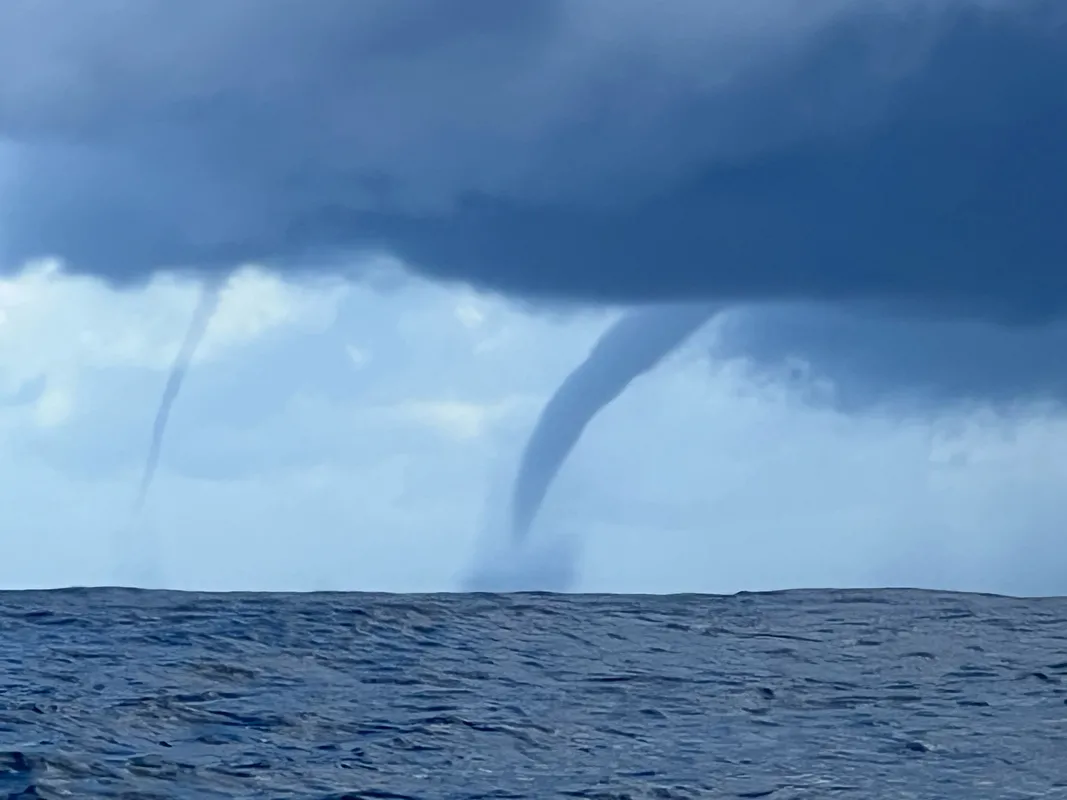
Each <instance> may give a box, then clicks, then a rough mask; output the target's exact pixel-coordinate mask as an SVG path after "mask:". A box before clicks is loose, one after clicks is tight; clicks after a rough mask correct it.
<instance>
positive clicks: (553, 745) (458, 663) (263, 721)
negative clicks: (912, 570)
mask: <svg viewBox="0 0 1067 800" xmlns="http://www.w3.org/2000/svg"><path fill="white" fill-rule="evenodd" d="M0 657H2V666H0V797H5V796H6V797H9V798H11V797H44V798H53V797H55V798H58V797H75V798H105V797H126V798H142V799H146V798H221V797H242V798H243V797H247V798H315V799H321V800H326V798H390V797H393V798H400V797H411V798H537V799H538V800H541V799H542V798H557V797H570V798H582V797H589V798H690V797H701V798H704V797H710V798H719V797H723V798H756V797H767V798H771V800H786V798H864V799H865V800H871V799H872V798H938V799H939V800H944V798H1027V797H1034V798H1036V797H1067V601H1064V600H1012V599H1006V598H998V597H986V596H976V595H955V594H937V593H929V592H913V591H870V592H867V591H857V592H845V591H827V592H786V593H780V594H759V595H739V596H735V597H697V596H676V597H626V596H610V597H609V596H570V597H568V596H554V595H511V596H498V595H450V596H444V595H442V596H379V595H359V594H319V595H277V594H265V595H195V594H180V593H164V592H136V591H127V590H71V591H61V592H20V593H7V594H3V595H0Z"/></svg>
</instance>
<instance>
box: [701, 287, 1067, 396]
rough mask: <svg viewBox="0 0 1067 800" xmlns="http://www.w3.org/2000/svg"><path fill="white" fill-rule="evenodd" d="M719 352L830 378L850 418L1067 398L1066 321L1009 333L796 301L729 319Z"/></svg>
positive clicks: (715, 350) (763, 367)
mask: <svg viewBox="0 0 1067 800" xmlns="http://www.w3.org/2000/svg"><path fill="white" fill-rule="evenodd" d="M717 333H718V335H717V337H716V341H715V344H714V345H713V347H712V356H713V358H714V359H715V360H717V361H718V360H722V359H736V360H738V361H741V362H744V363H745V364H746V365H747V366H748V367H750V368H751V369H752V370H753V371H754V372H755V373H757V374H763V375H770V376H772V377H776V378H782V377H783V376H787V375H788V374H789V372H790V371H795V370H796V369H797V368H799V369H800V375H799V378H800V380H801V381H802V382H803V381H810V380H823V381H828V382H829V385H830V391H829V392H828V393H825V394H823V395H821V396H820V398H819V399H821V400H822V401H823V402H827V403H829V404H831V405H832V406H834V407H836V408H838V409H840V410H842V411H846V412H867V411H890V412H894V413H915V414H925V413H929V412H931V411H933V412H940V411H944V410H946V409H950V408H953V407H956V408H958V407H965V406H974V405H978V404H981V405H983V406H993V407H994V408H997V409H999V410H1002V411H1008V410H1011V409H1012V408H1013V407H1016V406H1018V405H1019V404H1020V403H1026V404H1030V403H1034V402H1037V403H1045V404H1053V405H1063V404H1064V403H1065V402H1067V324H1065V323H1063V322H1058V323H1054V324H1049V325H1042V326H1029V327H1016V328H1011V329H1007V330H1006V329H1004V328H1003V327H998V326H995V325H992V324H990V323H987V322H982V321H956V320H938V319H921V318H920V319H915V318H901V317H893V316H886V315H884V314H881V313H879V312H878V310H877V309H870V308H867V309H862V308H861V309H856V308H836V307H826V306H819V305H794V306H780V307H767V308H745V309H734V310H731V311H729V312H727V313H725V314H723V315H722V317H721V318H720V324H719V329H718V332H717Z"/></svg>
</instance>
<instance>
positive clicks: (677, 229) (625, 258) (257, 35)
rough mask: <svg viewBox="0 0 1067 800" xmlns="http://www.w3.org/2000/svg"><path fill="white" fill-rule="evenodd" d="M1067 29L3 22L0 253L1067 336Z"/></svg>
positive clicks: (598, 14)
mask: <svg viewBox="0 0 1067 800" xmlns="http://www.w3.org/2000/svg"><path fill="white" fill-rule="evenodd" d="M1065 20H1067V6H1065V5H1064V4H1063V3H1062V0H1014V1H1013V0H804V1H803V2H800V0H796V1H794V2H788V1H787V0H773V1H772V0H748V1H747V2H745V3H736V2H732V1H731V2H728V0H699V1H698V0H677V2H674V3H670V4H663V3H658V2H653V0H510V2H508V3H500V2H495V0H450V2H444V0H439V1H438V2H431V1H430V0H388V1H386V0H380V1H376V2H370V0H363V2H358V3H355V2H349V1H348V0H315V2H310V3H294V2H290V1H289V0H229V1H228V2H225V3H219V2H215V0H186V2H184V3H180V4H175V3H172V2H169V0H83V1H82V2H80V3H69V2H65V0H37V1H36V2H33V3H26V2H9V3H4V4H0V75H3V76H4V78H3V80H2V81H0V136H3V137H4V138H5V139H6V140H7V142H8V144H7V145H6V147H7V150H6V153H5V157H4V161H5V164H4V167H3V168H2V170H0V184H2V187H3V188H2V191H0V214H2V219H3V220H4V222H3V228H2V231H0V244H2V246H3V250H4V256H5V258H4V260H5V262H6V264H7V267H8V268H13V266H14V265H15V264H16V263H17V262H20V261H21V260H23V259H26V258H29V257H33V256H39V255H49V254H51V255H59V256H61V257H63V258H65V259H66V260H67V261H68V262H69V264H70V267H71V268H72V269H74V270H79V271H88V272H93V273H97V274H100V275H104V276H106V277H108V278H110V279H112V280H115V281H118V282H124V281H130V280H136V279H139V278H140V277H142V276H143V275H145V274H147V273H149V272H150V271H152V270H157V269H162V268H168V267H196V268H199V269H205V268H216V269H228V268H231V267H232V266H233V265H234V264H235V263H236V262H238V261H241V260H261V261H266V262H269V263H272V264H274V265H276V266H277V267H278V268H280V269H297V268H305V269H311V268H324V265H327V264H332V263H337V261H336V259H338V258H343V257H344V256H345V255H346V254H349V255H350V254H351V253H352V252H355V251H360V250H387V251H390V252H392V253H394V254H396V255H398V256H400V257H401V258H403V259H404V260H405V261H407V262H408V263H409V264H411V265H412V266H413V267H414V268H415V269H417V270H419V271H421V272H424V273H426V274H429V275H431V276H434V277H438V278H443V279H456V280H461V281H466V282H470V283H473V284H476V285H480V286H483V287H488V288H491V289H494V290H497V291H500V292H503V293H506V294H509V295H512V296H524V297H540V298H567V299H576V300H586V301H601V302H603V301H617V302H646V301H663V300H675V299H685V300H691V299H694V298H698V297H704V298H710V299H713V300H715V301H748V300H762V299H796V298H815V299H824V300H841V299H848V300H851V299H854V298H862V297H871V298H874V297H877V298H882V299H883V300H884V301H886V302H888V303H890V304H895V305H898V306H900V307H903V306H905V305H906V306H908V307H909V308H911V307H914V306H920V307H925V308H926V309H928V310H929V312H930V313H931V314H933V313H936V314H938V315H940V316H959V317H977V316H983V317H988V318H990V319H995V320H998V321H1003V320H1008V321H1031V320H1038V319H1048V318H1052V317H1056V316H1061V315H1063V314H1064V312H1065V311H1067V270H1064V269H1063V268H1062V265H1061V264H1060V261H1061V259H1062V256H1063V254H1064V253H1065V252H1067V226H1065V225H1064V224H1063V220H1064V219H1065V213H1064V212H1065V211H1067V149H1065V148H1064V147H1063V146H1062V143H1063V141H1065V140H1067V92H1065V90H1064V86H1067V25H1065Z"/></svg>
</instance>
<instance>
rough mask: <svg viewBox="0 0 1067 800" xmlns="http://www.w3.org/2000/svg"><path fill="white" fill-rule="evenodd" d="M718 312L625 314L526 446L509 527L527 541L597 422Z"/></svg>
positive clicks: (570, 379) (664, 309)
mask: <svg viewBox="0 0 1067 800" xmlns="http://www.w3.org/2000/svg"><path fill="white" fill-rule="evenodd" d="M715 311H716V308H715V307H712V306H707V305H677V306H674V305H671V306H652V307H649V308H642V309H638V310H635V311H630V312H627V313H625V314H624V315H623V316H622V318H621V319H619V320H618V321H617V322H615V323H614V324H613V325H612V326H611V327H610V328H608V330H607V331H606V332H605V333H604V335H603V336H601V337H600V339H599V341H597V343H596V345H594V347H593V349H592V351H591V352H590V353H589V355H588V356H587V357H586V359H585V361H583V362H582V363H581V364H580V365H579V366H578V367H577V368H576V369H575V370H574V371H573V372H572V373H571V374H570V375H568V376H567V378H566V380H564V381H563V383H562V384H561V385H560V387H559V388H558V389H557V390H556V392H555V394H553V395H552V397H551V399H549V401H548V404H547V405H546V406H545V408H544V410H543V411H542V412H541V416H540V417H539V419H538V420H537V424H536V425H535V427H534V430H533V433H532V434H531V435H530V439H529V441H528V442H527V444H526V448H525V450H524V451H523V454H522V460H521V462H520V464H519V471H518V474H517V476H516V478H515V486H514V490H513V493H512V500H511V528H512V534H513V536H514V537H515V538H516V539H517V540H522V539H525V538H526V537H527V535H528V534H529V532H530V528H531V526H532V525H533V523H534V520H535V519H536V517H537V512H538V511H539V510H540V508H541V504H542V502H544V499H545V495H546V494H547V493H548V490H549V487H550V486H551V485H552V481H553V480H554V479H555V477H556V474H557V473H558V472H559V469H560V467H561V466H562V465H563V462H564V461H565V460H566V458H567V456H568V455H569V454H570V452H571V451H572V450H573V449H574V447H575V445H576V444H577V443H578V440H579V438H580V437H581V435H582V432H583V431H584V430H585V429H586V427H587V426H588V425H589V423H590V422H592V420H593V418H594V417H595V416H596V415H597V414H598V413H599V412H600V411H601V409H603V408H605V407H606V406H607V405H608V404H610V403H611V402H612V401H613V400H615V398H617V397H618V396H619V395H620V394H622V392H623V391H624V390H625V389H626V387H627V386H629V385H630V383H632V382H633V381H634V380H635V379H636V378H638V377H640V376H641V375H643V374H645V373H646V372H648V371H649V370H651V369H653V368H654V367H655V366H656V365H657V364H659V363H660V361H662V360H663V359H664V358H665V357H666V356H667V355H669V354H670V353H671V352H672V351H674V350H675V349H676V348H677V347H679V346H680V345H681V344H682V343H683V342H684V341H685V340H686V339H688V338H689V337H690V336H691V335H692V334H693V333H695V332H696V331H697V329H699V328H700V327H701V326H702V325H704V324H705V323H706V322H707V321H708V320H709V319H710V318H711V316H712V315H713V314H714V313H715Z"/></svg>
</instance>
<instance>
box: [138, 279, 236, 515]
mask: <svg viewBox="0 0 1067 800" xmlns="http://www.w3.org/2000/svg"><path fill="white" fill-rule="evenodd" d="M221 290H222V283H221V282H220V281H215V280H213V281H209V282H207V283H205V284H204V286H203V288H202V289H201V292H200V298H199V299H198V300H197V304H196V308H195V310H194V311H193V317H192V319H191V320H190V322H189V327H188V328H187V329H186V332H185V338H184V339H183V340H182V343H181V347H179V348H178V354H177V356H175V358H174V364H173V365H172V366H171V370H170V373H169V374H168V375H167V383H166V384H165V385H164V387H163V396H162V397H161V398H160V401H159V408H158V409H157V411H156V416H155V420H154V421H153V423H152V439H151V441H150V442H149V445H148V455H147V456H146V457H145V463H144V470H143V471H142V473H141V482H140V483H139V484H138V486H137V494H136V496H135V497H134V501H133V513H134V515H135V516H136V515H138V514H140V513H141V510H142V509H143V508H144V504H145V500H147V499H148V492H149V490H150V489H151V488H152V480H153V479H154V478H155V474H156V468H157V467H158V466H159V457H160V454H161V453H162V450H163V437H164V435H165V434H166V432H167V422H168V420H169V419H170V412H171V409H172V408H173V407H174V401H175V400H177V399H178V393H179V392H180V391H181V388H182V383H184V381H185V375H186V373H188V372H189V365H190V364H191V363H192V360H193V358H194V357H195V356H196V351H197V350H198V349H199V347H200V343H201V342H202V341H203V340H204V334H205V333H207V329H208V326H209V325H210V324H211V318H212V317H213V316H214V315H215V311H216V310H217V309H218V306H219V295H220V292H221Z"/></svg>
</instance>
